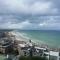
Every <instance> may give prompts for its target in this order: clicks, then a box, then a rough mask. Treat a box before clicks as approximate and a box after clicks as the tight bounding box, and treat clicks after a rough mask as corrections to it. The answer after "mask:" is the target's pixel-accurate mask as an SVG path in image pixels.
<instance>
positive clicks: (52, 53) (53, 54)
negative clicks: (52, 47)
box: [50, 51, 59, 56]
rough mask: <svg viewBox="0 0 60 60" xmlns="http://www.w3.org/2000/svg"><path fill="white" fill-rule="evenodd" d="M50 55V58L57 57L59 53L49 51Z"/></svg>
mask: <svg viewBox="0 0 60 60" xmlns="http://www.w3.org/2000/svg"><path fill="white" fill-rule="evenodd" d="M50 55H52V56H59V52H54V51H50Z"/></svg>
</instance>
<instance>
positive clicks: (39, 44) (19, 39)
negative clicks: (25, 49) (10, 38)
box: [10, 31, 60, 51]
mask: <svg viewBox="0 0 60 60" xmlns="http://www.w3.org/2000/svg"><path fill="white" fill-rule="evenodd" d="M10 33H11V35H15V39H16V41H20V42H21V41H23V42H26V43H28V42H29V40H28V39H25V38H23V37H21V36H19V37H17V36H16V33H15V32H13V31H12V32H10ZM30 40H31V39H30ZM32 43H34V44H35V45H37V46H39V47H41V48H47V49H49V50H53V51H60V48H56V47H49V45H47V44H42V43H40V42H35V41H33V40H32Z"/></svg>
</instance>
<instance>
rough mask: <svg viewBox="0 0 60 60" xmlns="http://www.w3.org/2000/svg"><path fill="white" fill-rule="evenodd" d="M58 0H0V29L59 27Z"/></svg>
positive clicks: (59, 12)
mask: <svg viewBox="0 0 60 60" xmlns="http://www.w3.org/2000/svg"><path fill="white" fill-rule="evenodd" d="M59 2H60V1H56V0H0V29H37V30H39V29H60V26H59V25H60V7H59V5H60V3H59Z"/></svg>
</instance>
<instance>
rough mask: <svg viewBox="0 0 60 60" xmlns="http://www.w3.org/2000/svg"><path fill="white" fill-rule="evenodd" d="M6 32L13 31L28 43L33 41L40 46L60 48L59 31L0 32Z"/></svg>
mask: <svg viewBox="0 0 60 60" xmlns="http://www.w3.org/2000/svg"><path fill="white" fill-rule="evenodd" d="M5 31H13V32H15V33H16V34H17V35H18V36H20V37H23V38H25V39H26V40H28V41H29V39H31V40H32V41H34V42H36V43H38V44H46V45H48V46H49V47H55V48H60V31H58V30H0V32H5Z"/></svg>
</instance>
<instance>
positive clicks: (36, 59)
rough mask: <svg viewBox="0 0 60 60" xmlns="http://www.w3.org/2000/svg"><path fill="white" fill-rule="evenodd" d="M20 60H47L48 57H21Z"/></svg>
mask: <svg viewBox="0 0 60 60" xmlns="http://www.w3.org/2000/svg"><path fill="white" fill-rule="evenodd" d="M19 60H47V58H46V57H37V56H36V57H24V56H22V57H20V58H19Z"/></svg>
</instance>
